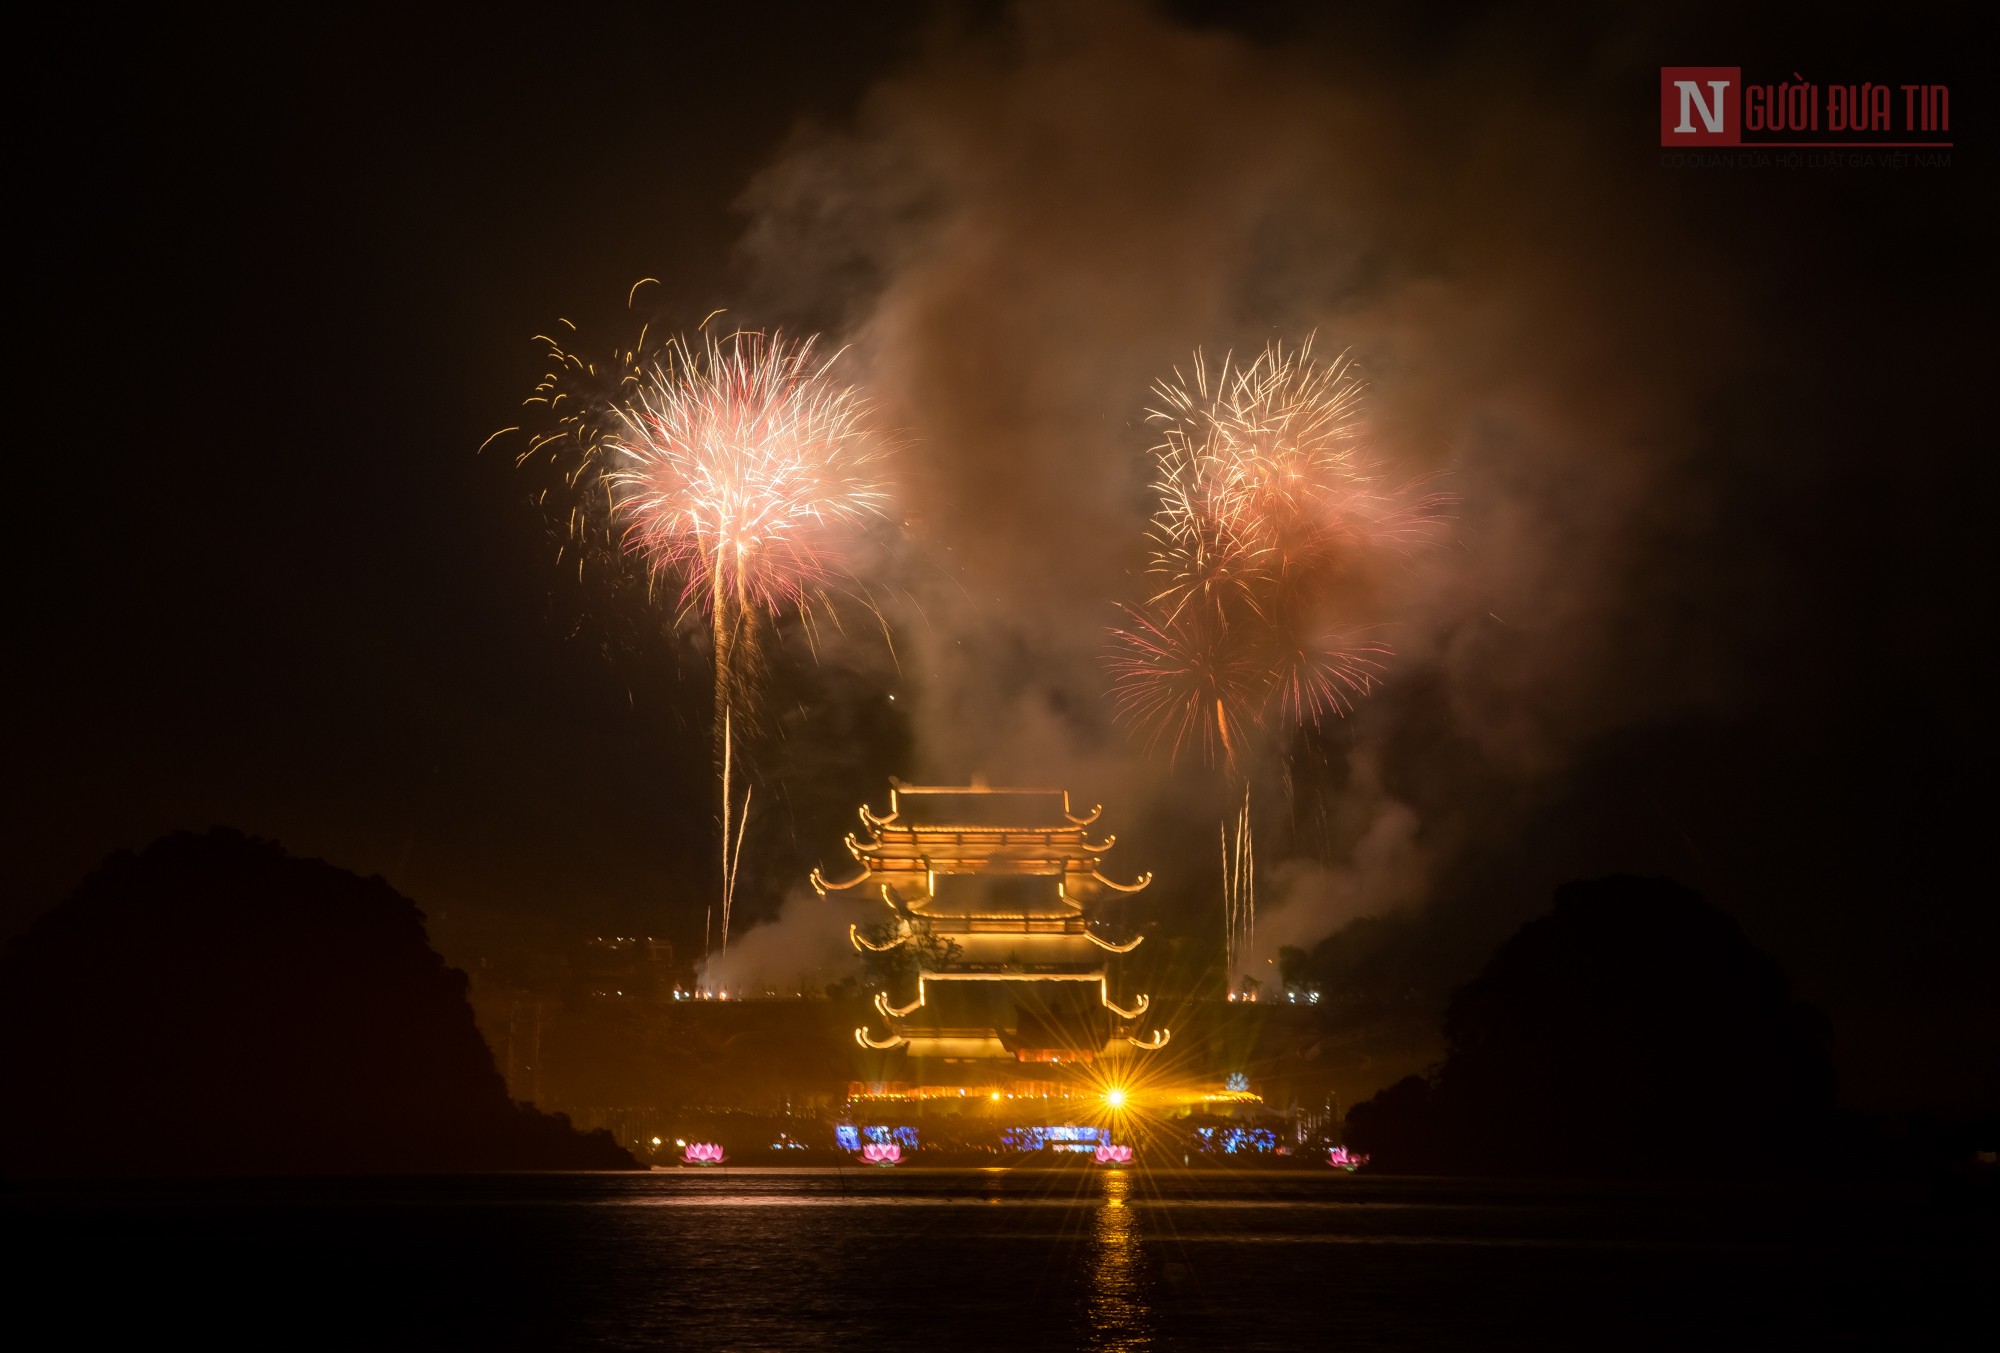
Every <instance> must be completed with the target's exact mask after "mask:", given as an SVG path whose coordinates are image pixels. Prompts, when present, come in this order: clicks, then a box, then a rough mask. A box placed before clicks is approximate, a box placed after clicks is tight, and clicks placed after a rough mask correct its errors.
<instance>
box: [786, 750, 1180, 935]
mask: <svg viewBox="0 0 2000 1353" xmlns="http://www.w3.org/2000/svg"><path fill="white" fill-rule="evenodd" d="M1100 811H1101V809H1100V808H1092V809H1091V810H1090V811H1089V812H1088V813H1085V814H1083V815H1081V816H1079V815H1077V814H1076V813H1073V812H1071V811H1070V803H1069V791H1067V790H1063V789H987V788H984V787H980V786H972V787H967V786H964V785H950V786H941V785H906V784H902V783H900V782H896V781H891V788H890V790H889V811H888V812H886V813H881V814H877V813H875V812H872V811H871V810H870V809H869V808H868V807H867V806H866V805H864V806H863V807H862V809H861V824H862V828H863V830H862V832H861V833H859V834H856V833H854V832H849V833H848V834H847V837H846V839H845V845H846V846H847V853H848V854H849V855H851V856H853V857H854V861H855V864H856V865H857V866H859V869H858V872H856V873H855V874H854V876H853V877H851V878H845V879H840V880H832V879H828V878H827V877H826V876H825V875H824V874H823V873H821V872H820V871H819V870H817V869H815V870H814V871H813V872H812V885H813V887H814V888H815V889H817V890H818V891H819V892H820V893H822V894H824V893H827V892H829V891H836V892H838V891H845V890H847V889H850V888H858V887H861V886H862V885H863V884H869V885H874V886H877V887H880V888H882V890H883V895H884V897H885V899H886V900H889V901H890V902H891V904H892V905H895V906H898V907H899V908H907V909H908V910H909V911H911V912H913V913H916V914H919V915H922V914H927V913H928V914H936V913H937V912H940V911H951V912H957V911H958V910H959V908H960V907H962V906H963V904H964V902H965V901H970V900H971V899H969V898H964V897H963V896H962V893H961V890H960V889H959V888H958V887H956V886H955V885H953V884H949V883H945V882H943V879H942V878H941V877H940V876H944V877H949V876H952V875H966V874H971V875H979V876H982V877H984V878H988V879H998V878H1004V877H1007V876H1010V875H1011V876H1031V877H1041V878H1053V879H1054V880H1055V881H1056V888H1055V890H1054V898H1053V902H1054V906H1053V908H1052V910H1053V912H1054V913H1055V914H1061V913H1062V912H1064V911H1068V912H1071V913H1076V912H1080V911H1081V910H1082V909H1083V907H1084V906H1085V905H1087V904H1088V903H1090V902H1093V901H1095V900H1097V899H1098V898H1100V897H1102V896H1104V895H1105V894H1106V893H1136V892H1138V891H1139V890H1140V889H1142V888H1144V887H1145V886H1146V885H1147V884H1149V883H1151V882H1152V879H1153V876H1152V875H1151V874H1142V875H1141V876H1140V877H1139V878H1137V879H1135V880H1133V881H1131V882H1129V883H1125V882H1119V881H1117V880H1115V879H1111V878H1107V877H1106V876H1105V875H1104V873H1103V872H1102V866H1103V863H1104V857H1105V855H1106V854H1107V853H1108V852H1109V851H1110V850H1111V848H1112V846H1113V845H1115V844H1116V842H1117V838H1116V837H1112V836H1106V837H1105V838H1104V839H1103V840H1101V841H1093V840H1091V839H1090V831H1089V829H1090V826H1091V824H1092V823H1094V822H1095V821H1096V820H1097V815H1098V813H1099V812H1100ZM954 894H960V895H959V896H954ZM934 904H942V905H934ZM1004 909H1005V910H1006V911H1007V912H1009V913H1011V914H1013V915H1016V916H1018V915H1020V914H1021V910H1020V908H1019V907H1018V905H1015V906H1008V907H1005V908H1004Z"/></svg>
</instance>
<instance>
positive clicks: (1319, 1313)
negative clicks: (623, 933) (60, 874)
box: [0, 1167, 1996, 1353]
mask: <svg viewBox="0 0 2000 1353" xmlns="http://www.w3.org/2000/svg"><path fill="white" fill-rule="evenodd" d="M0 1199H4V1203H0V1218H4V1220H5V1224H6V1226H7V1229H8V1231H9V1232H10V1233H11V1236H12V1237H14V1238H16V1239H18V1240H23V1241H26V1242H28V1243H27V1244H26V1245H25V1246H23V1247H22V1248H21V1250H20V1253H21V1254H22V1255H23V1257H22V1258H20V1259H17V1260H16V1261H15V1262H14V1263H13V1265H12V1275H11V1276H13V1277H14V1278H16V1279H18V1280H19V1282H20V1285H19V1287H18V1288H16V1291H17V1292H19V1293H20V1294H21V1296H22V1298H23V1299H25V1301H26V1304H27V1306H28V1307H29V1309H30V1310H31V1311H34V1312H36V1313H37V1314H38V1315H39V1316H41V1317H42V1318H45V1319H47V1320H48V1321H50V1322H51V1328H54V1329H56V1330H59V1331H61V1332H62V1335H63V1337H61V1338H60V1339H59V1340H58V1341H56V1342H54V1343H51V1344H49V1345H47V1346H50V1347H57V1346H90V1345H99V1344H102V1343H105V1342H108V1341H110V1340H113V1339H118V1340H126V1341H129V1340H130V1339H132V1338H133V1337H134V1336H135V1335H136V1336H138V1337H142V1338H143V1337H147V1336H152V1337H166V1336H168V1335H174V1336H177V1337H179V1338H181V1339H189V1338H191V1339H193V1340H194V1341H196V1342H197V1343H205V1344H207V1345H209V1346H223V1345H231V1346H263V1347H273V1348H279V1347H308V1346H309V1347H341V1348H460V1347H464V1348H550V1349H560V1348H685V1349H704V1350H705V1349H742V1350H755V1349H821V1348H826V1349H866V1350H870V1351H871V1353H886V1351H887V1350H900V1349H906V1348H921V1349H930V1348H940V1349H942V1348H953V1349H1070V1348H1076V1349H1207V1348H1254V1349H1264V1348H1270V1349H1281V1348H1282V1349H1290V1348H1335V1347H1338V1348H1343V1349H1433V1348H1436V1349H1452V1348H1524V1349H1526V1348H1534V1349H1548V1348H1572V1347H1573V1348H1600V1349H1644V1348H1705V1347H1706V1348H1713V1347H1741V1346H1750V1345H1757V1346H1761V1347H1768V1348H1777V1347H1801V1346H1805V1347H1855V1348H1862V1347H1872V1348H1885V1349H1886V1348H1898V1349H1906V1348H1947V1347H1968V1348H1971V1347H1991V1346H1993V1345H1992V1343H1991V1342H1989V1341H1990V1340H1991V1338H1992V1334H1993V1324H1992V1320H1993V1317H1992V1314H1991V1312H1992V1309H1993V1304H1994V1303H1993V1297H1994V1295H1995V1290H1994V1276H1993V1275H1994V1272H1995V1259H1996V1252H1995V1249H1994V1230H1993V1226H1992V1218H1991V1216H1990V1214H1988V1213H1984V1212H1981V1211H1980V1210H1978V1209H1977V1208H1975V1207H1974V1206H1973V1205H1971V1204H1970V1203H1968V1202H1964V1201H1962V1200H1961V1201H1959V1202H1956V1203H1954V1202H1952V1201H1950V1200H1945V1201H1942V1202H1940V1201H1938V1200H1935V1199H1932V1200H1924V1199H1918V1198H1913V1197H1902V1196H1897V1195H1896V1194H1895V1193H1893V1192H1891V1191H1888V1190H1884V1189H1881V1188H1872V1187H1870V1186H1868V1185H1867V1184H1866V1182H1865V1181H1858V1182H1857V1183H1856V1184H1855V1186H1854V1187H1852V1188H1847V1189H1831V1190H1829V1189H1825V1188H1821V1189H1817V1190H1792V1191H1787V1190H1771V1189H1763V1190H1746V1189H1724V1188H1708V1189H1684V1188H1683V1189H1671V1188H1659V1189H1638V1188H1630V1187H1626V1188H1607V1187H1602V1186H1561V1185H1500V1184H1484V1183H1477V1182H1475V1183H1466V1182H1463V1181H1451V1182H1447V1181H1436V1180H1415V1179H1368V1178H1365V1177H1356V1176H1349V1175H1345V1174H1339V1173H1335V1172H1333V1171H1327V1172H1326V1173H1324V1174H1306V1173H1262V1172H1240V1173H1236V1172H1220V1171H1195V1172H1179V1171H1176V1172H1168V1173H1151V1172H1141V1171H1129V1172H1127V1171H1106V1170H1069V1171H1031V1170H1013V1171H1008V1170H990V1171H982V1170H920V1169H910V1168H907V1167H905V1168H901V1169H896V1170H864V1169H857V1170H845V1171H835V1170H755V1171H744V1170H729V1169H722V1170H714V1171H671V1172H654V1173H651V1174H642V1175H554V1174H551V1175H512V1176H500V1177H477V1178H453V1179H377V1180H349V1181H339V1180H311V1181H269V1180H264V1181H220V1182H146V1183H130V1182H112V1181H104V1182H96V1183H88V1184H77V1183H74V1182H70V1183H62V1184H52V1183H51V1184H30V1185H15V1186H11V1187H10V1188H9V1191H7V1192H6V1193H5V1194H4V1195H0ZM13 1285H14V1284H12V1283H10V1286H13ZM14 1304H15V1306H16V1309H17V1311H18V1310H19V1306H20V1302H19V1301H16V1302H15V1303H14Z"/></svg>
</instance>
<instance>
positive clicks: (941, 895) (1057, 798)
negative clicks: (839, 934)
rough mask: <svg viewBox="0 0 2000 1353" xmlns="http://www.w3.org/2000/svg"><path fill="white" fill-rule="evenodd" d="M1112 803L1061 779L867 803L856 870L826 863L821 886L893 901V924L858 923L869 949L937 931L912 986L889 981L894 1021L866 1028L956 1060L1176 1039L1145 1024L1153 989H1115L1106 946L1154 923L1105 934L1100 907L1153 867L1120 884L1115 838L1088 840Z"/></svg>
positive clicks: (929, 937) (857, 936)
mask: <svg viewBox="0 0 2000 1353" xmlns="http://www.w3.org/2000/svg"><path fill="white" fill-rule="evenodd" d="M1099 811H1100V810H1099V809H1098V808H1092V809H1091V810H1090V812H1088V813H1086V814H1083V815H1081V816H1079V815H1077V814H1075V813H1073V812H1071V811H1070V804H1069V794H1068V792H1067V791H1065V790H1060V789H988V788H985V787H983V786H931V785H905V784H902V783H900V782H895V781H892V782H891V789H890V792H889V811H888V812H886V813H882V814H877V813H874V812H872V811H870V810H869V809H868V808H867V807H866V806H864V807H863V808H862V809H861V823H862V827H863V831H862V833H860V834H856V833H849V834H848V836H847V838H846V842H845V844H846V846H847V851H848V854H849V855H851V856H852V857H853V859H854V862H855V864H856V866H858V868H857V871H856V872H855V873H854V874H853V875H852V876H851V877H848V878H844V879H841V880H840V881H838V882H835V881H830V880H828V879H827V878H826V876H825V875H824V874H822V873H821V872H820V871H819V870H814V871H813V874H812V884H813V887H814V888H815V889H817V890H818V891H819V892H820V893H821V894H822V895H824V894H826V893H829V892H854V893H856V894H857V895H860V896H864V897H867V896H872V897H876V898H879V899H880V900H881V901H882V902H883V904H884V905H885V906H886V907H887V908H888V910H889V913H890V916H891V918H892V922H891V924H890V925H889V926H887V927H886V929H887V934H886V936H879V935H878V936H877V937H874V938H871V937H870V936H867V935H864V934H863V933H862V932H861V930H860V928H859V927H858V926H852V925H851V926H849V927H848V936H849V938H850V940H851V941H852V942H853V944H854V946H855V947H856V948H857V949H859V950H863V951H869V950H872V951H875V952H878V953H880V952H885V951H888V950H893V949H897V948H900V947H902V946H904V945H907V944H909V943H911V941H913V940H917V939H919V938H923V939H924V940H925V941H926V943H924V944H923V945H921V946H920V947H919V949H918V951H917V955H918V957H917V962H916V963H915V964H914V967H915V981H914V990H913V991H905V992H902V993H900V994H892V993H890V992H888V991H883V992H880V993H878V994H877V995H876V998H875V1007H876V1009H877V1010H878V1011H879V1012H880V1013H881V1015H882V1018H883V1020H884V1021H885V1022H886V1024H887V1026H888V1033H887V1035H886V1036H885V1037H882V1038H877V1037H875V1036H873V1035H872V1034H871V1033H870V1032H869V1031H868V1030H867V1029H865V1028H864V1029H857V1030H855V1038H856V1040H857V1041H858V1042H860V1043H861V1044H862V1045H863V1046H864V1047H869V1048H883V1049H886V1048H897V1047H907V1048H908V1050H909V1052H910V1054H911V1055H913V1056H918V1057H941V1058H946V1059H954V1060H956V1059H972V1060H985V1059H989V1058H1005V1059H1008V1060H1022V1061H1052V1060H1060V1059H1062V1058H1063V1057H1065V1056H1067V1057H1069V1058H1072V1059H1076V1060H1085V1061H1088V1060H1093V1059H1094V1058H1096V1057H1098V1056H1102V1055H1106V1054H1110V1053H1113V1052H1116V1051H1121V1050H1125V1049H1126V1048H1128V1047H1137V1048H1143V1049H1153V1048H1159V1047H1164V1046H1165V1045H1166V1041H1167V1038H1168V1032H1167V1030H1165V1029H1154V1030H1153V1031H1152V1032H1151V1033H1150V1034H1148V1035H1145V1036H1141V1035H1140V1033H1139V1028H1140V1025H1141V1024H1142V1023H1143V1020H1144V1016H1145V1014H1146V1011H1147V1008H1148V1006H1149V1005H1150V1001H1149V999H1148V998H1147V997H1146V996H1144V995H1139V996H1135V997H1131V998H1128V999H1126V1000H1122V1001H1121V1000H1119V999H1118V998H1116V997H1114V995H1113V994H1112V980H1111V976H1110V974H1109V972H1108V971H1107V964H1106V958H1107V955H1110V954H1123V953H1127V952H1130V951H1131V950H1132V949H1134V948H1136V947H1137V946H1138V944H1139V942H1140V939H1141V938H1143V937H1141V936H1136V935H1133V936H1121V935H1107V934H1105V933H1103V929H1102V926H1101V924H1100V918H1099V917H1097V916H1096V915H1095V914H1094V913H1096V911H1097V910H1098V908H1099V906H1100V904H1102V903H1103V902H1105V901H1106V900H1108V899H1110V898H1113V897H1115V896H1117V895H1120V894H1130V893H1136V892H1139V891H1140V890H1141V889H1143V888H1145V887H1146V885H1147V884H1148V883H1150V882H1151V881H1152V876H1151V875H1150V874H1146V875H1142V876H1140V877H1139V878H1138V879H1136V880H1134V881H1132V882H1129V883H1122V882H1119V881H1117V880H1115V879H1113V878H1110V877H1107V876H1106V875H1105V874H1104V873H1103V870H1102V865H1103V862H1104V857H1105V855H1106V854H1107V853H1108V852H1109V851H1110V850H1111V848H1112V846H1113V845H1114V844H1115V838H1113V837H1109V836H1107V837H1105V838H1104V839H1103V840H1101V841H1093V840H1091V839H1090V834H1089V829H1090V828H1091V826H1092V825H1093V824H1094V823H1095V822H1096V820H1097V817H1098V813H1099ZM875 929H877V930H878V931H879V930H881V929H883V927H875ZM975 983H976V984H980V985H979V986H978V987H977V988H974V987H971V986H970V985H966V984H975Z"/></svg>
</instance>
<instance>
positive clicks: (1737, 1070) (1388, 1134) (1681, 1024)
mask: <svg viewBox="0 0 2000 1353" xmlns="http://www.w3.org/2000/svg"><path fill="white" fill-rule="evenodd" d="M1444 1032H1445V1048H1446V1053H1445V1059H1444V1062H1443V1064H1442V1065H1441V1066H1440V1067H1439V1068H1438V1070H1437V1071H1436V1073H1435V1074H1434V1075H1432V1076H1431V1077H1429V1078H1425V1077H1417V1076H1412V1077H1409V1078H1407V1079H1406V1080H1404V1081H1401V1082H1399V1083H1397V1084H1396V1085H1393V1086H1391V1087H1389V1088H1388V1089H1386V1090H1384V1091H1382V1092H1381V1093H1380V1094H1378V1095H1377V1096H1375V1098H1373V1099H1372V1100H1369V1101H1368V1102H1366V1103H1364V1104H1360V1105H1357V1106H1355V1108H1354V1110H1353V1112H1352V1113H1350V1114H1349V1115H1348V1120H1347V1139H1348V1144H1349V1145H1350V1146H1352V1147H1354V1148H1355V1149H1357V1150H1363V1151H1367V1152H1370V1153H1371V1154H1372V1155H1373V1156H1374V1158H1375V1160H1376V1162H1377V1164H1378V1165H1380V1166H1383V1167H1386V1168H1388V1169H1392V1170H1403V1171H1418V1172H1432V1171H1437V1172H1447V1173H1476V1174H1502V1175H1506V1174H1511V1175H1542V1176H1555V1175H1585V1176H1615V1175H1622V1176H1648V1175H1651V1176H1663V1175H1687V1174H1696V1173H1702V1174H1709V1173H1734V1172H1743V1171H1765V1170H1772V1169H1783V1168H1786V1167H1788V1166H1791V1165H1795V1164H1800V1163H1804V1162H1806V1161H1808V1160H1811V1159H1814V1158H1815V1157H1817V1156H1818V1155H1819V1154H1820V1153H1821V1152H1823V1151H1824V1149H1825V1147H1826V1145H1827V1142H1828V1140H1829V1134H1830V1133H1831V1132H1832V1131H1833V1129H1834V1114H1833V1091H1834V1084H1833V1070H1832V1064H1831V1062H1830V1060H1829V1058H1828V1056H1827V1051H1826V1046H1825V1044H1826V1033H1825V1029H1824V1022H1823V1021H1822V1020H1821V1019H1820V1017H1819V1016H1818V1015H1817V1014H1816V1013H1815V1012H1813V1011H1811V1010H1809V1009H1807V1008H1805V1007H1803V1006H1800V1005H1798V1004H1796V1003H1794V1002H1793V1001H1792V999H1791V997H1790V995H1789V993H1788V992H1787V989H1786V984H1785V979H1784V975H1783V973H1781V972H1780V971H1779V968H1778V965H1777V963H1776V962H1775V961H1774V960H1773V959H1772V958H1771V957H1770V956H1769V955H1767V954H1765V953H1763V952H1761V951H1759V950H1758V949H1756V948H1754V947H1753V946H1752V945H1751V944H1750V943H1749V942H1748V941H1747V940H1746V939H1744V937H1743V934H1742V932H1741V931H1739V930H1738V929H1737V927H1736V923H1735V922H1734V921H1732V920H1730V919H1729V918H1728V917H1726V916H1724V915H1723V914H1722V913H1720V912H1718V911H1716V910H1715V909H1714V908H1712V907H1710V906H1709V905H1708V904H1707V903H1705V902H1704V901H1702V899H1701V898H1700V897H1698V896H1696V895H1695V894H1694V893H1692V892H1690V891H1688V890H1687V889H1686V888H1683V887H1681V886H1680V885H1679V884H1676V883H1673V882H1671V881H1669V880H1666V879H1642V878H1634V877H1631V876H1629V875H1617V876H1613V877H1611V878H1604V879H1597V880H1594V881H1591V882H1587V883H1570V884H1565V885H1564V886H1563V887H1561V888H1559V889H1557V891H1556V897H1555V909H1554V911H1553V912H1551V913H1550V914H1549V915H1547V916H1544V917H1541V918H1539V919H1537V920H1533V921H1530V922H1528V923H1527V924H1526V925H1524V926H1522V927H1521V928H1520V930H1518V931H1516V932H1515V933H1514V935H1513V936H1512V938H1510V939H1509V940H1507V942H1506V943H1505V944H1503V945H1502V946H1501V947H1500V950H1499V952H1498V953H1496V954H1495V955H1494V956H1493V958H1492V959H1491V960H1490V961H1489V962H1488V963H1487V965H1486V967H1485V968H1484V969H1483V970H1482V971H1481V972H1480V974H1479V975H1478V976H1477V977H1476V978H1475V979H1473V981H1472V982H1470V983H1469V984H1468V985H1466V986H1465V987H1464V988H1463V989H1461V990H1460V991H1459V992H1458V993H1457V995H1455V996H1454V997H1453V999H1452V1002H1451V1007H1450V1009H1449V1011H1448V1012H1447V1014H1446V1017H1445V1030H1444Z"/></svg>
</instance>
